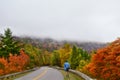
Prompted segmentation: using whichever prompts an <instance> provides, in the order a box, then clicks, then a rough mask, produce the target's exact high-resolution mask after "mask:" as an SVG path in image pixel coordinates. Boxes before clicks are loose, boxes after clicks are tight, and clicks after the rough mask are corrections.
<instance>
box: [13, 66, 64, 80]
mask: <svg viewBox="0 0 120 80" xmlns="http://www.w3.org/2000/svg"><path fill="white" fill-rule="evenodd" d="M15 80H64V77H63V75H62V74H61V72H59V71H58V70H57V69H53V68H49V67H41V68H40V69H38V70H36V71H34V72H32V73H30V74H28V75H25V76H23V77H21V78H18V79H15Z"/></svg>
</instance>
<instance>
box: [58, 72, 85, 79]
mask: <svg viewBox="0 0 120 80" xmlns="http://www.w3.org/2000/svg"><path fill="white" fill-rule="evenodd" d="M60 71H61V73H62V74H63V76H64V80H84V79H83V78H81V77H79V76H77V75H75V74H73V73H70V72H69V77H70V79H67V78H66V72H65V71H63V70H60Z"/></svg>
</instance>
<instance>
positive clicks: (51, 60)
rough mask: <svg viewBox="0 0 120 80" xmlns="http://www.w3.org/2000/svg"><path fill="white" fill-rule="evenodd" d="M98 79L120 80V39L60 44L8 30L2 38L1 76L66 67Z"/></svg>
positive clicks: (0, 42) (59, 42)
mask: <svg viewBox="0 0 120 80" xmlns="http://www.w3.org/2000/svg"><path fill="white" fill-rule="evenodd" d="M66 60H68V61H69V62H70V65H71V69H74V70H78V71H81V72H83V73H85V74H87V75H89V76H91V77H93V78H96V79H98V80H119V79H120V39H119V38H118V39H116V40H115V41H113V42H109V43H100V42H75V41H57V40H53V39H50V38H46V39H42V38H35V37H29V36H27V37H20V36H13V35H12V31H11V30H10V29H9V28H7V29H6V30H5V31H4V34H1V35H0V75H5V74H10V73H14V72H20V71H24V70H27V69H31V68H34V67H41V66H59V67H63V64H64V62H65V61H66Z"/></svg>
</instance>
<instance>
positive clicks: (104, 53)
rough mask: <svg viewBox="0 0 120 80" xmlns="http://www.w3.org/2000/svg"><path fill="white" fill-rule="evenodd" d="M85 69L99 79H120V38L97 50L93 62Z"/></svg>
mask: <svg viewBox="0 0 120 80" xmlns="http://www.w3.org/2000/svg"><path fill="white" fill-rule="evenodd" d="M84 70H85V71H86V72H87V73H90V75H92V76H93V77H96V78H97V79H98V80H119V79H120V39H117V40H116V41H114V42H112V43H110V44H109V45H108V46H106V47H104V48H102V49H99V50H97V52H96V54H94V55H93V56H92V60H91V62H90V63H89V64H88V65H87V66H85V67H84Z"/></svg>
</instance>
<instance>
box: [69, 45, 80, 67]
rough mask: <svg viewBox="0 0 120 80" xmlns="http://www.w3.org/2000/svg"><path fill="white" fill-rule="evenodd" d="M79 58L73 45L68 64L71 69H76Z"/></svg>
mask: <svg viewBox="0 0 120 80" xmlns="http://www.w3.org/2000/svg"><path fill="white" fill-rule="evenodd" d="M79 60H80V54H79V53H78V49H77V47H76V46H73V48H72V52H71V55H70V64H71V68H72V69H76V67H77V66H78V65H79Z"/></svg>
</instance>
